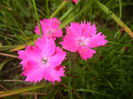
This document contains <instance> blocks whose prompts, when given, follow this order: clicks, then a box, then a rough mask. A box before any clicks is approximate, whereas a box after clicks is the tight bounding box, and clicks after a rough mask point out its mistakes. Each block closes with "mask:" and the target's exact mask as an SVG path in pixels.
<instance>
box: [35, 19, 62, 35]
mask: <svg viewBox="0 0 133 99" xmlns="http://www.w3.org/2000/svg"><path fill="white" fill-rule="evenodd" d="M40 24H41V27H42V33H43V35H44V36H46V37H48V38H56V37H62V30H61V29H60V21H59V20H58V19H57V18H51V19H43V20H41V21H40ZM34 31H35V33H37V34H39V35H40V34H41V32H40V29H39V26H36V27H35V30H34Z"/></svg>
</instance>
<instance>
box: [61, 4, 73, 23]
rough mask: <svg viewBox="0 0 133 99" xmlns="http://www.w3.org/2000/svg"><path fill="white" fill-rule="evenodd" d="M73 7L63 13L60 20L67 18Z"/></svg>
mask: <svg viewBox="0 0 133 99" xmlns="http://www.w3.org/2000/svg"><path fill="white" fill-rule="evenodd" d="M73 9H74V7H71V8H70V9H69V10H68V11H67V12H66V13H65V14H63V16H62V17H61V18H60V19H59V20H60V21H62V20H63V19H65V18H66V17H67V16H68V15H69V14H70V12H71V11H72V10H73Z"/></svg>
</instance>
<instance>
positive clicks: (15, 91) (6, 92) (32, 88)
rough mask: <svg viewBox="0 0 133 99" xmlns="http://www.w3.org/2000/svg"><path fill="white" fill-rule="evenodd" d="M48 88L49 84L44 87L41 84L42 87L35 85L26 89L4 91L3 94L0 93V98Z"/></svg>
mask: <svg viewBox="0 0 133 99" xmlns="http://www.w3.org/2000/svg"><path fill="white" fill-rule="evenodd" d="M48 86H51V84H50V83H49V84H46V85H44V84H43V85H36V86H32V87H26V88H20V89H15V90H9V91H4V92H2V93H0V98H2V97H6V96H11V95H15V94H19V93H23V92H26V91H32V90H36V89H40V88H44V87H48Z"/></svg>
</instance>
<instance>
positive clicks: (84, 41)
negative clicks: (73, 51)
mask: <svg viewBox="0 0 133 99" xmlns="http://www.w3.org/2000/svg"><path fill="white" fill-rule="evenodd" d="M88 42H89V39H88V38H85V37H81V38H80V39H78V44H79V46H86V45H87V43H88Z"/></svg>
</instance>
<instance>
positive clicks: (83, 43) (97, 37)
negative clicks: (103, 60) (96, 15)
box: [61, 22, 108, 60]
mask: <svg viewBox="0 0 133 99" xmlns="http://www.w3.org/2000/svg"><path fill="white" fill-rule="evenodd" d="M66 32H67V34H66V35H65V37H64V39H63V41H62V42H61V45H62V46H63V48H64V49H66V50H69V51H71V52H78V53H79V54H80V56H81V58H82V59H84V60H87V59H88V58H91V57H92V56H93V54H95V53H96V51H95V50H93V49H92V48H95V47H99V46H104V45H105V44H106V43H107V42H108V41H107V40H105V38H106V37H105V36H104V35H103V34H102V33H101V32H99V33H97V30H96V26H95V25H91V23H88V22H87V23H85V22H84V23H81V24H80V23H71V24H70V26H68V27H67V28H66Z"/></svg>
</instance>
